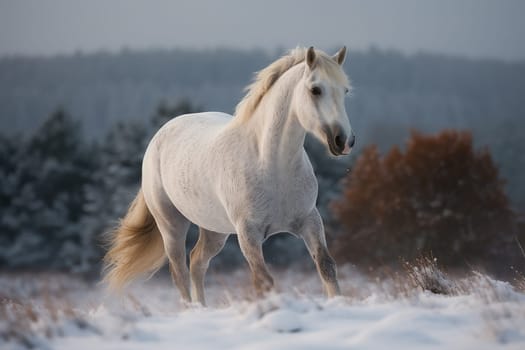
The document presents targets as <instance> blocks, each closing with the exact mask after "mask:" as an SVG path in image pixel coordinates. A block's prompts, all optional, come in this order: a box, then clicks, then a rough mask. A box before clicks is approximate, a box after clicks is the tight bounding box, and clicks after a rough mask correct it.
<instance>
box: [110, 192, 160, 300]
mask: <svg viewBox="0 0 525 350" xmlns="http://www.w3.org/2000/svg"><path fill="white" fill-rule="evenodd" d="M109 244H110V248H109V251H108V252H107V253H106V256H105V257H104V262H105V266H104V271H105V277H104V281H105V282H107V283H108V284H109V286H110V288H111V289H114V290H119V289H122V288H123V287H124V286H125V285H126V284H128V283H129V282H131V281H132V280H133V279H135V278H137V277H138V276H140V275H142V274H145V273H150V274H153V273H155V272H156V271H157V270H158V269H159V268H161V267H162V265H163V264H164V261H165V251H164V243H163V241H162V237H161V235H160V232H159V229H158V228H157V224H156V223H155V220H154V219H153V216H152V215H151V212H150V211H149V209H148V207H147V205H146V202H145V201H144V195H143V194H142V190H139V193H138V194H137V197H135V199H134V200H133V202H132V203H131V205H130V207H129V209H128V212H127V214H126V216H125V217H124V218H123V219H122V220H121V221H120V224H119V225H118V227H117V228H116V229H115V230H114V231H113V232H111V233H110V237H109Z"/></svg>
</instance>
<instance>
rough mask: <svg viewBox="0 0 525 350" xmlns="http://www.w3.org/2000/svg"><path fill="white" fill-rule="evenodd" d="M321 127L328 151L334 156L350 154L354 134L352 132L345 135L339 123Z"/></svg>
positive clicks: (353, 142)
mask: <svg viewBox="0 0 525 350" xmlns="http://www.w3.org/2000/svg"><path fill="white" fill-rule="evenodd" d="M323 129H324V132H325V134H326V141H327V144H328V149H329V150H330V153H332V154H333V155H334V156H341V155H347V154H350V151H351V150H352V147H354V145H355V135H354V134H353V133H352V134H351V135H350V137H347V136H346V134H345V132H344V131H343V129H342V128H341V127H340V126H339V125H334V126H333V127H329V126H328V125H326V126H324V127H323Z"/></svg>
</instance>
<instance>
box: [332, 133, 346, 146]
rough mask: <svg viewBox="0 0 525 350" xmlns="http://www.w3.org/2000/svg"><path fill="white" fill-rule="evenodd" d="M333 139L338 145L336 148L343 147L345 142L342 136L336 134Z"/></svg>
mask: <svg viewBox="0 0 525 350" xmlns="http://www.w3.org/2000/svg"><path fill="white" fill-rule="evenodd" d="M334 141H335V145H336V146H337V147H338V148H340V149H341V148H344V146H345V142H344V141H343V138H342V137H341V135H337V136H336V137H335V139H334Z"/></svg>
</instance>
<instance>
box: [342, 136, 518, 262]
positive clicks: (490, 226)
mask: <svg viewBox="0 0 525 350" xmlns="http://www.w3.org/2000/svg"><path fill="white" fill-rule="evenodd" d="M333 210H334V213H335V216H336V217H337V218H338V220H339V221H340V223H341V224H342V227H344V229H345V230H344V232H340V233H339V234H338V235H337V236H336V238H335V239H334V242H333V243H334V244H333V246H334V247H333V250H334V255H335V256H336V258H337V259H338V260H339V261H341V262H366V263H373V264H383V263H391V262H395V261H398V260H399V258H403V259H413V258H415V257H416V256H419V255H421V254H425V253H430V252H431V253H432V254H433V255H434V256H435V257H437V258H438V259H440V263H441V264H444V265H447V266H465V264H466V263H472V264H478V263H480V262H483V260H484V259H489V258H492V259H494V257H495V256H497V255H501V254H503V250H505V249H506V248H505V247H508V242H509V241H511V240H512V232H513V230H512V227H513V226H512V225H513V215H512V212H511V210H510V207H509V202H508V199H507V196H506V195H505V192H504V189H503V182H502V180H501V179H500V178H499V175H498V169H497V168H496V166H495V165H494V163H493V161H492V158H491V156H490V153H489V152H488V150H482V151H475V150H474V149H473V146H472V137H471V134H470V133H468V132H458V131H443V132H441V133H439V134H437V135H435V136H426V135H422V134H420V133H417V132H413V133H412V136H411V138H410V140H409V142H408V144H407V146H406V149H405V150H404V151H402V150H400V149H399V148H398V147H395V148H393V149H392V150H390V151H389V152H388V153H387V154H386V155H384V156H381V155H380V154H379V152H378V150H377V148H376V147H374V146H372V147H368V148H367V149H365V150H364V151H363V154H362V155H361V156H360V158H359V159H358V160H357V162H356V165H355V167H354V169H353V171H352V172H351V174H349V175H348V177H347V178H346V179H344V192H343V196H342V197H341V198H340V199H339V200H338V201H336V202H335V203H333Z"/></svg>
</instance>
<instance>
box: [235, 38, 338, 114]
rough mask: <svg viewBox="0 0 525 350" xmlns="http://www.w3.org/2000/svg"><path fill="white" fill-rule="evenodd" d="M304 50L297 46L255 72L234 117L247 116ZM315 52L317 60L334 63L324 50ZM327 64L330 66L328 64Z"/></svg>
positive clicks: (300, 60) (301, 55)
mask: <svg viewBox="0 0 525 350" xmlns="http://www.w3.org/2000/svg"><path fill="white" fill-rule="evenodd" d="M306 51H307V49H306V48H304V47H297V48H295V49H293V50H291V51H290V52H289V53H288V54H287V55H284V56H283V57H281V58H279V59H278V60H276V61H274V62H273V63H271V64H270V65H269V66H268V67H266V68H264V69H263V70H261V71H259V72H257V73H256V74H255V78H254V80H253V82H252V83H251V84H250V85H248V86H247V87H246V89H245V91H247V93H246V96H244V98H243V99H242V100H241V102H239V104H238V105H237V107H236V108H235V117H236V118H242V119H247V118H249V117H250V116H251V115H252V114H253V112H254V111H255V109H256V108H257V106H258V105H259V103H260V102H261V100H262V98H263V96H264V95H265V94H266V93H267V92H268V90H270V88H271V87H272V86H273V85H274V84H275V82H276V81H277V79H279V77H281V76H282V75H283V74H284V73H286V71H288V70H289V69H290V68H292V67H294V66H296V65H298V64H299V63H301V62H303V61H304V60H305V59H306ZM315 53H316V55H317V57H318V60H319V61H321V62H327V61H332V65H334V64H335V65H336V63H335V61H333V60H332V59H331V57H330V56H328V55H327V54H325V53H324V52H322V51H318V50H315ZM328 65H329V66H330V64H328ZM325 66H326V65H325Z"/></svg>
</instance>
